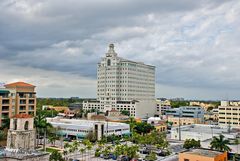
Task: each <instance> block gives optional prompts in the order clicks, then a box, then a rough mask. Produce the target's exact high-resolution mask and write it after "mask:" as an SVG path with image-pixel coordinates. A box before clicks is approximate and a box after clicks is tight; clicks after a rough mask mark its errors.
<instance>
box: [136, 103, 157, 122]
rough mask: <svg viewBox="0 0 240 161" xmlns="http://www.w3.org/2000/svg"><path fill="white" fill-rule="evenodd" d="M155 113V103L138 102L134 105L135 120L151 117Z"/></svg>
mask: <svg viewBox="0 0 240 161" xmlns="http://www.w3.org/2000/svg"><path fill="white" fill-rule="evenodd" d="M155 113H156V101H155V100H152V101H151V100H150V101H139V102H137V103H136V116H135V117H137V118H144V117H147V116H148V117H153V116H154V114H155Z"/></svg>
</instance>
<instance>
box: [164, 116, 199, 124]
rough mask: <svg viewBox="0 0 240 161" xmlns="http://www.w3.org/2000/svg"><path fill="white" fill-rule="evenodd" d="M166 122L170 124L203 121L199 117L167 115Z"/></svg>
mask: <svg viewBox="0 0 240 161" xmlns="http://www.w3.org/2000/svg"><path fill="white" fill-rule="evenodd" d="M167 120H168V122H170V123H172V126H179V124H180V125H192V124H201V123H203V121H202V119H201V118H189V117H171V116H169V117H167Z"/></svg>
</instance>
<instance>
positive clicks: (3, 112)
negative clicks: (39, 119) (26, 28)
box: [0, 82, 37, 127]
mask: <svg viewBox="0 0 240 161" xmlns="http://www.w3.org/2000/svg"><path fill="white" fill-rule="evenodd" d="M36 103H37V98H36V92H35V86H34V85H31V84H28V83H25V82H15V83H10V84H5V85H4V88H0V127H1V126H2V122H4V120H5V119H6V118H10V117H12V116H14V115H15V114H22V113H24V114H30V115H33V116H35V115H36Z"/></svg>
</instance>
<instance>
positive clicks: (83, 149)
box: [79, 148, 86, 160]
mask: <svg viewBox="0 0 240 161" xmlns="http://www.w3.org/2000/svg"><path fill="white" fill-rule="evenodd" d="M79 151H80V152H81V154H82V160H83V153H84V152H85V151H86V149H85V148H80V150H79Z"/></svg>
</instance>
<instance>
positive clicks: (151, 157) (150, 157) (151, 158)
mask: <svg viewBox="0 0 240 161" xmlns="http://www.w3.org/2000/svg"><path fill="white" fill-rule="evenodd" d="M145 160H147V161H154V160H157V156H156V154H155V153H153V152H152V153H150V154H149V155H147V156H146V157H145Z"/></svg>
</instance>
